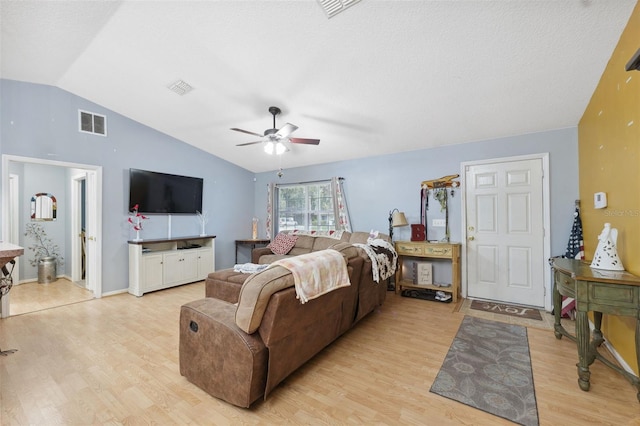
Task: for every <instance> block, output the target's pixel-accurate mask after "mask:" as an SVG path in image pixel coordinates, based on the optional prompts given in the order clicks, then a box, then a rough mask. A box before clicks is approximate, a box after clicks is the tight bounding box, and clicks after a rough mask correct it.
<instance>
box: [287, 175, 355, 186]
mask: <svg viewBox="0 0 640 426" xmlns="http://www.w3.org/2000/svg"><path fill="white" fill-rule="evenodd" d="M338 179H339V180H344V178H343V177H338ZM319 182H331V178H329V179H319V180H308V181H306V182H291V183H277V184H276V186H281V185H307V184H309V183H319Z"/></svg>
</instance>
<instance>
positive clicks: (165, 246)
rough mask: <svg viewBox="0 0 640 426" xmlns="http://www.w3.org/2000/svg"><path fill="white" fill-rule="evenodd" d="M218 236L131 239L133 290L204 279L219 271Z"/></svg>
mask: <svg viewBox="0 0 640 426" xmlns="http://www.w3.org/2000/svg"><path fill="white" fill-rule="evenodd" d="M215 238H216V237H215V235H205V236H193V237H176V238H161V239H156V240H142V241H129V242H128V243H129V293H131V294H133V295H135V296H142V295H143V294H144V293H148V292H150V291H156V290H163V289H165V288H170V287H175V286H177V285H182V284H187V283H192V282H196V281H201V280H204V279H205V278H207V275H209V273H210V272H214V271H215V269H216V268H215Z"/></svg>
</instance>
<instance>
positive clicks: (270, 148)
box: [264, 141, 274, 155]
mask: <svg viewBox="0 0 640 426" xmlns="http://www.w3.org/2000/svg"><path fill="white" fill-rule="evenodd" d="M273 148H274V146H273V142H271V141H269V142H267V143H265V144H264V152H266V153H267V154H269V155H273Z"/></svg>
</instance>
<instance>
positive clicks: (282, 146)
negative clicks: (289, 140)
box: [276, 142, 287, 155]
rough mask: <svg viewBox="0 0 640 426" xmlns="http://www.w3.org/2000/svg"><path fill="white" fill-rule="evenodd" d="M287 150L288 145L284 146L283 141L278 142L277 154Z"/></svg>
mask: <svg viewBox="0 0 640 426" xmlns="http://www.w3.org/2000/svg"><path fill="white" fill-rule="evenodd" d="M286 150H287V147H286V146H284V144H283V143H282V142H278V143H277V144H276V155H282V154H284V152H285V151H286Z"/></svg>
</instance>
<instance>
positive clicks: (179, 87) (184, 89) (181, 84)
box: [167, 80, 193, 96]
mask: <svg viewBox="0 0 640 426" xmlns="http://www.w3.org/2000/svg"><path fill="white" fill-rule="evenodd" d="M167 87H168V88H169V90H171V91H172V92H175V93H177V94H178V95H180V96H182V95H186V94H187V93H189V92H190V91H192V90H193V87H192V86H191V85H190V84H189V83H187V82H186V81H184V80H178V81H176V82H175V83H172V84H170V85H169V86H167Z"/></svg>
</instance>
